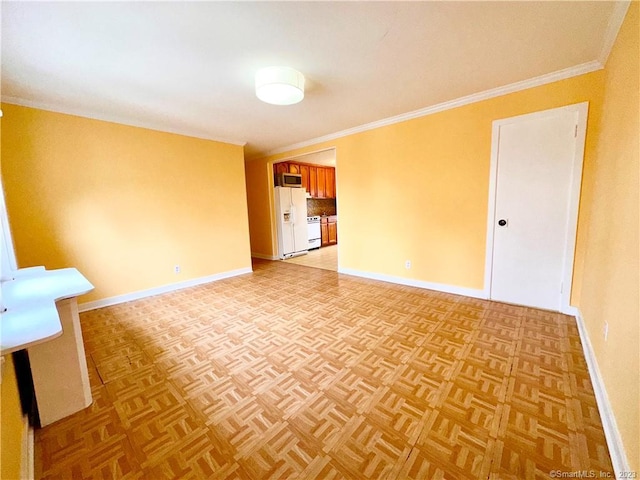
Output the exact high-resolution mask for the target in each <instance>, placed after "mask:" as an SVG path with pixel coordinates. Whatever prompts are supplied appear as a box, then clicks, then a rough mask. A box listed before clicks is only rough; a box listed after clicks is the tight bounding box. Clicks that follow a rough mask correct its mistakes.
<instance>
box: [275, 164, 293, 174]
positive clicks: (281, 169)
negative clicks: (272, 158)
mask: <svg viewBox="0 0 640 480" xmlns="http://www.w3.org/2000/svg"><path fill="white" fill-rule="evenodd" d="M273 170H274V172H275V174H276V175H279V174H281V173H289V164H288V163H287V162H282V163H276V164H274V165H273Z"/></svg>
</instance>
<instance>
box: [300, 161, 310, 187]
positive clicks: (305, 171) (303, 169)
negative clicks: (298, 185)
mask: <svg viewBox="0 0 640 480" xmlns="http://www.w3.org/2000/svg"><path fill="white" fill-rule="evenodd" d="M300 175H302V186H303V187H304V189H305V190H306V191H307V192H309V191H310V189H309V165H300Z"/></svg>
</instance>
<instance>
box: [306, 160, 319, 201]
mask: <svg viewBox="0 0 640 480" xmlns="http://www.w3.org/2000/svg"><path fill="white" fill-rule="evenodd" d="M308 192H309V193H310V194H311V198H318V167H314V166H309V190H308Z"/></svg>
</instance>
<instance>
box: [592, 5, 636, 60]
mask: <svg viewBox="0 0 640 480" xmlns="http://www.w3.org/2000/svg"><path fill="white" fill-rule="evenodd" d="M630 5H631V1H630V0H622V1H618V2H616V3H615V6H614V7H613V11H612V12H611V16H610V17H609V23H608V24H607V31H606V33H605V35H604V42H603V43H602V50H600V56H599V57H598V60H599V62H600V63H601V64H602V65H603V66H604V65H606V63H607V60H608V59H609V54H610V53H611V49H612V48H613V44H614V43H615V42H616V38H617V37H618V32H619V31H620V28H621V27H622V22H624V17H626V15H627V10H629V6H630Z"/></svg>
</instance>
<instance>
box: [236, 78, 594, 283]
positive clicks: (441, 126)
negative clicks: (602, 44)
mask: <svg viewBox="0 0 640 480" xmlns="http://www.w3.org/2000/svg"><path fill="white" fill-rule="evenodd" d="M603 78H604V74H603V72H602V71H599V72H594V73H590V74H587V75H581V76H578V77H574V78H570V79H567V80H563V81H559V82H554V83H551V84H548V85H543V86H540V87H536V88H531V89H528V90H524V91H521V92H516V93H512V94H509V95H504V96H501V97H497V98H493V99H489V100H485V101H482V102H478V103H474V104H471V105H466V106H463V107H459V108H455V109H452V110H447V111H444V112H440V113H436V114H433V115H428V116H424V117H421V118H417V119H413V120H409V121H406V122H402V123H397V124H394V125H389V126H386V127H381V128H377V129H375V130H370V131H366V132H362V133H358V134H354V135H350V136H347V137H343V138H339V139H336V140H334V141H332V142H325V143H322V144H318V145H313V146H311V147H308V148H305V149H300V150H295V151H291V152H286V153H283V154H279V155H275V156H272V157H268V158H265V159H258V160H251V161H247V184H248V185H249V186H250V187H252V186H255V185H260V189H261V192H262V193H261V195H255V196H254V197H252V198H250V199H249V218H250V225H251V230H252V237H251V242H252V243H251V245H252V252H254V253H259V254H261V255H275V254H276V250H277V248H276V245H275V243H274V240H273V239H274V238H275V237H274V233H273V228H272V226H271V217H272V213H271V211H270V209H271V208H272V207H271V205H272V200H271V198H270V197H268V196H267V195H270V196H272V193H271V189H270V188H269V186H270V185H271V181H272V180H271V176H270V174H269V172H270V169H269V168H268V166H269V164H270V163H272V162H273V161H274V160H278V159H282V158H285V157H290V156H294V155H299V154H301V153H305V152H309V151H314V150H319V149H321V148H327V147H331V146H335V147H336V159H337V170H336V175H337V192H338V194H337V196H338V238H339V239H340V241H339V243H338V249H339V262H340V267H341V268H349V269H355V270H360V271H368V272H375V273H379V274H384V275H392V276H397V277H407V278H412V279H416V280H421V281H425V282H433V283H440V284H445V285H453V286H457V287H466V288H472V289H478V290H481V289H482V288H483V283H484V262H485V243H486V242H485V239H486V228H487V225H486V222H487V204H488V190H489V165H490V156H491V128H492V125H491V124H492V121H493V120H497V119H501V118H507V117H511V116H515V115H521V114H525V113H530V112H535V111H539V110H545V109H549V108H554V107H559V106H563V105H568V104H573V103H579V102H584V101H589V102H590V115H589V123H588V129H587V145H586V155H585V157H586V158H585V166H584V169H585V173H584V174H585V176H586V177H588V176H589V175H590V174H591V169H592V166H591V165H592V163H593V158H594V154H593V152H594V145H595V139H596V135H595V133H596V131H597V125H598V122H599V119H598V113H599V111H600V104H601V101H602V98H601V96H602V86H603ZM587 195H588V193H587ZM582 217H583V212H581V214H580V220H579V228H581V226H582V224H583V218H582ZM583 243H584V242H583V241H582V239H581V237H579V239H578V245H577V253H576V255H577V258H581V256H582V255H583V250H584V249H583ZM407 259H409V260H411V261H412V268H411V270H405V268H404V262H405V260H407ZM576 283H579V278H577V279H576ZM574 291H575V290H574Z"/></svg>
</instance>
